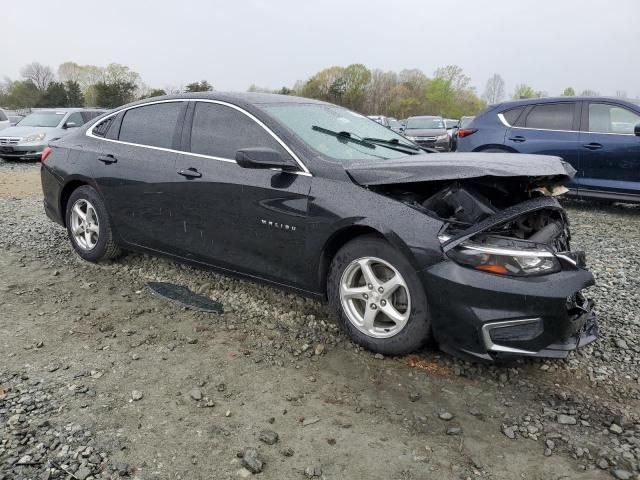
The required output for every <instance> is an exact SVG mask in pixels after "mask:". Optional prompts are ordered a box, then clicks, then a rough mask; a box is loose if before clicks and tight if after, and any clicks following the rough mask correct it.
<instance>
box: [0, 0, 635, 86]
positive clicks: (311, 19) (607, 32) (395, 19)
mask: <svg viewBox="0 0 640 480" xmlns="http://www.w3.org/2000/svg"><path fill="white" fill-rule="evenodd" d="M2 4H3V5H2V14H1V17H2V22H1V26H2V27H1V29H0V31H2V34H3V35H2V37H3V39H2V40H0V78H2V77H5V76H8V77H11V78H13V79H16V78H18V77H19V72H20V68H21V67H22V66H23V65H25V64H26V63H29V62H32V61H38V62H41V63H43V64H47V65H50V66H51V67H53V68H54V69H56V68H57V66H58V65H59V64H60V63H62V62H64V61H74V62H77V63H81V64H95V65H106V64H108V63H110V62H116V63H122V64H125V65H128V66H129V67H130V68H131V69H132V70H134V71H137V72H138V73H140V74H141V75H142V78H143V80H144V82H145V83H147V84H148V85H150V86H152V87H159V88H164V87H166V86H179V85H184V84H186V83H189V82H192V81H195V80H201V79H207V80H208V81H209V82H210V83H211V84H212V85H213V86H214V87H215V88H216V90H236V91H244V90H246V89H247V87H248V86H249V85H250V84H252V83H255V84H257V85H260V86H264V87H269V88H279V87H281V86H284V85H286V86H292V85H293V84H294V82H295V81H296V80H300V79H306V78H308V77H309V76H311V75H312V74H314V73H315V72H317V71H318V70H321V69H323V68H325V67H328V66H331V65H348V64H350V63H364V64H365V65H366V66H367V67H369V68H381V69H384V70H395V71H400V70H402V69H405V68H419V69H421V70H423V71H424V72H425V73H427V74H428V75H431V74H432V73H433V71H434V70H435V69H436V68H438V67H440V66H444V65H448V64H456V65H460V66H461V67H462V68H463V69H464V71H465V72H466V73H467V74H468V75H469V76H470V77H471V78H472V83H473V85H475V86H476V87H477V89H478V92H479V93H482V90H483V89H484V85H485V82H486V80H487V78H488V77H489V76H491V75H492V74H493V73H499V74H500V75H502V77H503V78H504V79H505V81H506V87H507V92H508V93H511V91H512V90H513V87H514V86H515V85H516V84H518V83H527V84H529V85H531V86H532V87H533V88H535V89H536V90H543V91H546V92H548V93H549V94H551V95H554V94H559V93H561V92H562V90H563V89H564V88H565V87H567V86H572V87H574V89H575V90H576V91H578V92H580V91H582V90H584V89H592V90H596V91H598V92H599V93H601V94H603V95H613V94H615V93H616V91H617V90H623V91H626V92H627V93H628V95H629V96H632V97H640V55H639V54H638V49H639V47H640V24H639V23H638V22H639V21H640V0H615V1H611V0H449V1H447V0H444V1H437V2H436V1H427V0H399V1H398V0H396V1H392V0H387V1H382V0H311V1H308V0H271V1H266V0H265V1H260V0H227V1H217V0H209V1H205V0H202V1H195V0H181V1H176V0H155V1H143V0H107V1H103V2H93V1H91V2H90V1H86V0H29V1H25V0H15V1H8V0H6V1H3V2H2Z"/></svg>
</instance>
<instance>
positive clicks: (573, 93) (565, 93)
mask: <svg viewBox="0 0 640 480" xmlns="http://www.w3.org/2000/svg"><path fill="white" fill-rule="evenodd" d="M562 96H563V97H575V96H576V91H575V90H574V89H573V87H567V88H565V89H564V91H563V92H562Z"/></svg>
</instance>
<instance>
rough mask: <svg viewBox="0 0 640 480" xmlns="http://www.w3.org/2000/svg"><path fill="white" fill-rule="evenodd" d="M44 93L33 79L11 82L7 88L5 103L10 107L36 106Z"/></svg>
mask: <svg viewBox="0 0 640 480" xmlns="http://www.w3.org/2000/svg"><path fill="white" fill-rule="evenodd" d="M42 95H43V93H42V92H41V91H40V90H38V87H36V85H35V84H34V83H33V82H32V81H31V80H23V81H15V82H11V83H10V84H9V85H8V87H7V88H6V93H5V98H4V104H5V105H6V106H7V107H9V108H14V109H21V108H32V107H35V106H36V105H37V104H38V102H39V101H40V97H41V96H42Z"/></svg>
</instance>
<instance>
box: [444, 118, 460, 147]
mask: <svg viewBox="0 0 640 480" xmlns="http://www.w3.org/2000/svg"><path fill="white" fill-rule="evenodd" d="M458 123H459V121H458V120H456V119H455V118H445V119H444V124H445V126H446V127H447V134H448V135H449V150H452V151H453V135H454V133H455V132H456V130H457V129H458Z"/></svg>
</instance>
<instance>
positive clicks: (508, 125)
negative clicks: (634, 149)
mask: <svg viewBox="0 0 640 480" xmlns="http://www.w3.org/2000/svg"><path fill="white" fill-rule="evenodd" d="M498 119H499V120H500V122H502V124H503V125H504V126H505V127H508V128H518V129H520V130H536V131H540V132H565V133H594V134H596V135H624V136H626V137H634V136H635V133H615V132H592V131H590V130H555V129H553V128H532V127H518V126H513V125H510V124H509V122H507V119H506V118H504V115H503V114H502V113H498Z"/></svg>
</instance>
